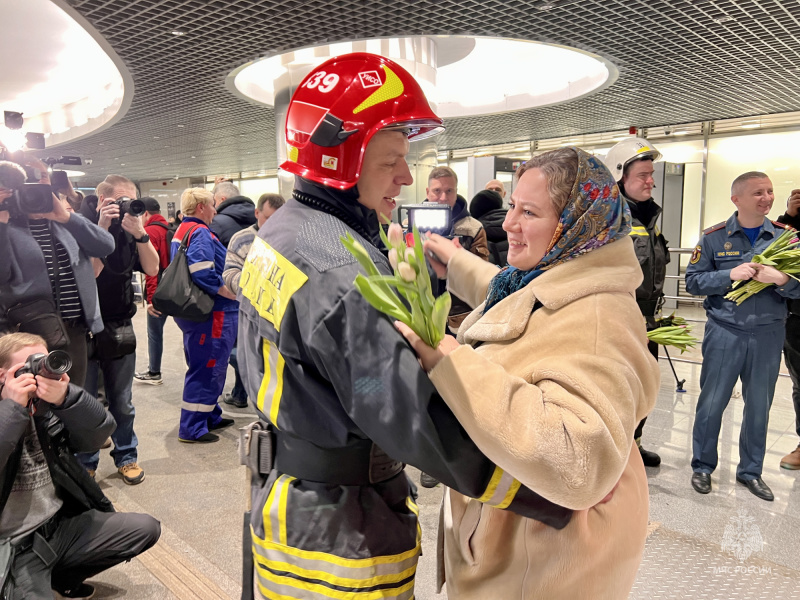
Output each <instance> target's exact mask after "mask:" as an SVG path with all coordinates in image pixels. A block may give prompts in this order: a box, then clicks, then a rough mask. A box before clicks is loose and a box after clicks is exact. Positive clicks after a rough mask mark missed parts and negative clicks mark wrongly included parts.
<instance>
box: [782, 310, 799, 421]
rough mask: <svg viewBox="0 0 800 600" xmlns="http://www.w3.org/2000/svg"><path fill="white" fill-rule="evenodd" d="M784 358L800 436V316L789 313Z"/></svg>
mask: <svg viewBox="0 0 800 600" xmlns="http://www.w3.org/2000/svg"><path fill="white" fill-rule="evenodd" d="M783 358H784V360H785V361H786V368H787V370H788V371H789V376H790V377H791V378H792V401H793V402H794V418H795V430H796V431H797V435H798V437H800V317H798V316H797V315H793V314H791V313H790V314H789V318H788V319H787V320H786V339H785V340H784V342H783Z"/></svg>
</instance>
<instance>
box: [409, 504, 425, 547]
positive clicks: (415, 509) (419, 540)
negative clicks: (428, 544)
mask: <svg viewBox="0 0 800 600" xmlns="http://www.w3.org/2000/svg"><path fill="white" fill-rule="evenodd" d="M406 506H407V507H408V510H410V511H411V512H412V513H414V515H415V516H416V517H417V544H421V543H422V526H421V525H420V523H419V507H418V506H417V503H416V502H414V499H413V498H412V497H411V496H409V497H408V498H406Z"/></svg>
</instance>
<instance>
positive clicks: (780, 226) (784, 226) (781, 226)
mask: <svg viewBox="0 0 800 600" xmlns="http://www.w3.org/2000/svg"><path fill="white" fill-rule="evenodd" d="M772 224H773V225H775V227H779V228H781V229H794V227H792V226H791V225H787V224H786V223H781V222H780V221H772Z"/></svg>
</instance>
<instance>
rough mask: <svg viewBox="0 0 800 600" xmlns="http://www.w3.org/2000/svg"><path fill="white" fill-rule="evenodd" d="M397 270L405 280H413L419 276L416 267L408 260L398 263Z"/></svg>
mask: <svg viewBox="0 0 800 600" xmlns="http://www.w3.org/2000/svg"><path fill="white" fill-rule="evenodd" d="M397 271H398V272H399V273H400V277H402V278H403V280H405V281H408V282H411V281H414V280H415V279H416V278H417V272H416V271H415V270H414V267H412V266H411V265H410V264H408V263H406V262H404V263H400V264H399V265H397Z"/></svg>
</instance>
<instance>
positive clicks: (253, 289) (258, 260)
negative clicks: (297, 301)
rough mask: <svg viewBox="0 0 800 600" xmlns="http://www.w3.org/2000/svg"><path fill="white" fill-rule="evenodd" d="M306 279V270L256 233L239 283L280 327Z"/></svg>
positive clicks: (258, 310) (261, 313)
mask: <svg viewBox="0 0 800 600" xmlns="http://www.w3.org/2000/svg"><path fill="white" fill-rule="evenodd" d="M306 281H308V277H306V275H305V273H303V272H302V271H301V270H300V269H298V268H297V267H295V266H294V265H293V264H292V263H291V262H290V261H289V260H287V259H286V258H284V257H283V256H281V255H280V254H278V253H277V252H276V251H275V250H273V249H272V246H270V245H269V244H267V242H265V241H264V240H262V239H261V238H260V237H256V238H255V239H254V240H253V245H252V246H251V247H250V252H249V254H248V255H247V260H246V261H245V263H244V267H243V268H242V276H241V278H240V279H239V287H240V288H241V289H242V294H243V295H244V297H245V298H247V299H248V300H250V303H251V304H252V305H253V307H254V308H255V309H256V311H257V312H258V314H259V315H260V316H261V317H263V318H264V319H266V320H267V321H269V322H270V323H272V324H273V325H274V327H275V330H276V331H280V330H281V321H282V320H283V315H284V314H285V313H286V308H287V307H288V306H289V301H290V300H291V298H292V296H293V295H294V293H295V292H296V291H297V290H299V289H300V288H301V287H303V285H304V284H305V282H306Z"/></svg>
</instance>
